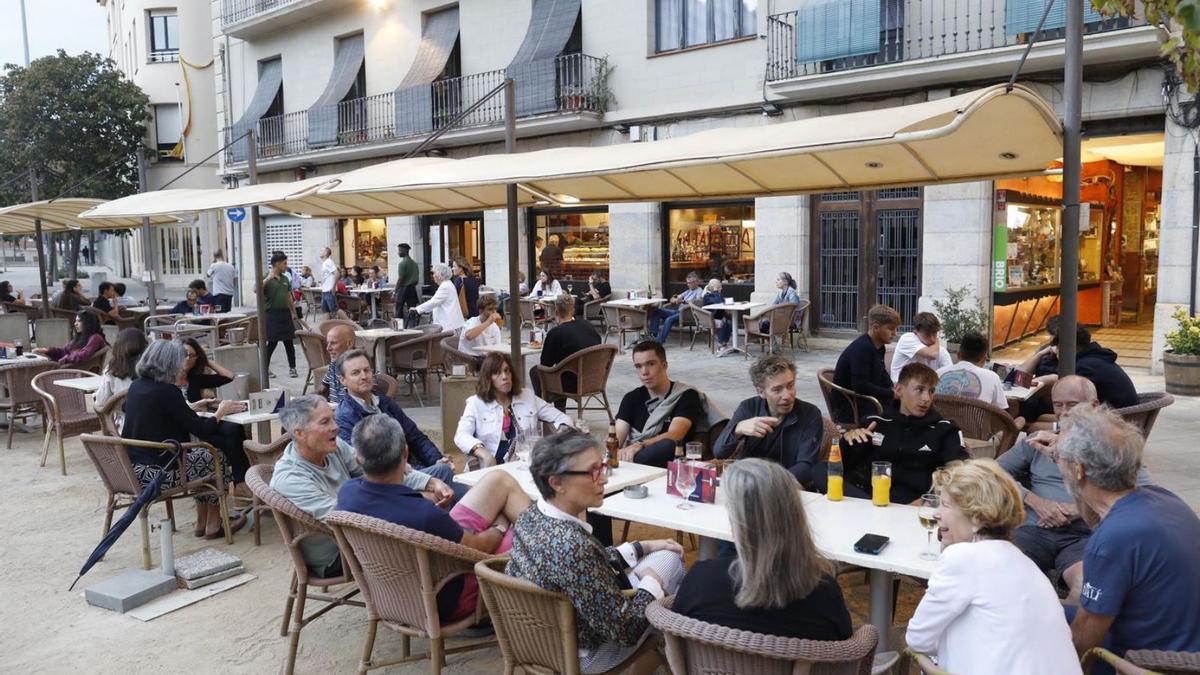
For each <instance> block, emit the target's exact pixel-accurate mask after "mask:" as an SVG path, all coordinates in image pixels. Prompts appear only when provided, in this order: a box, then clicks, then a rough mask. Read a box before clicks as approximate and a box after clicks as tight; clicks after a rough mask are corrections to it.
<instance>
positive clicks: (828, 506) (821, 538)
mask: <svg viewBox="0 0 1200 675" xmlns="http://www.w3.org/2000/svg"><path fill="white" fill-rule="evenodd" d="M622 466H624V463H622ZM646 487H647V488H648V489H649V490H650V495H649V496H647V497H646V498H645V499H629V498H628V497H626V496H625V495H624V494H615V495H612V496H611V497H608V498H606V499H605V500H604V504H603V505H602V506H601V507H600V508H597V509H593V510H594V511H595V512H597V513H600V514H603V515H606V516H610V517H613V518H620V519H621V520H629V521H633V522H637V523H645V524H648V525H655V526H657V527H663V528H667V529H670V530H681V531H683V532H690V533H692V534H695V535H698V536H699V537H701V540H700V557H701V558H707V557H713V556H714V555H715V554H716V548H717V546H716V540H718V539H719V540H723V541H733V533H732V531H731V530H730V526H729V514H728V513H727V512H726V510H725V504H724V496H725V491H724V490H723V489H721V488H718V489H717V503H715V504H701V503H696V502H692V507H693V508H691V509H688V510H684V509H680V508H677V505H678V504H679V503H680V501H681V500H680V499H679V498H678V497H673V496H671V495H668V494H667V479H666V477H662V478H658V479H656V480H653V481H651V482H649V483H647V484H646ZM803 496H804V507H805V512H806V514H807V516H808V526H809V529H810V530H811V531H812V535H813V541H814V543H815V544H816V546H817V549H818V550H820V551H821V553H822V555H824V556H825V557H827V558H829V559H831V560H836V561H838V562H842V563H847V564H850V565H857V566H860V567H865V568H867V569H869V570H870V582H871V623H872V624H873V625H874V626H875V627H876V628H878V629H879V634H880V638H879V640H880V646H879V651H881V652H883V651H887V640H888V635H889V633H890V630H891V625H892V575H894V574H904V575H908V576H913V577H919V578H922V579H928V578H929V576H930V574H932V573H933V568H934V566H935V565H936V564H937V563H936V561H934V560H924V559H922V558H920V557H919V554H920V553H921V552H922V551H924V550H926V538H927V533H926V531H925V528H923V527H921V525H920V522H919V521H918V520H917V507H915V506H909V505H906V504H890V505H888V506H886V507H879V506H873V505H872V504H871V500H869V499H854V498H852V497H846V498H845V499H843V500H842V501H840V502H831V501H829V500H828V499H826V498H825V496H824V495H821V494H817V493H815V492H805V493H804V495H803ZM867 533H871V534H882V535H884V536H887V537H890V538H891V542H890V543H889V544H888V546H887V547H886V548H884V549H883V551H882V552H881V553H880V554H879V555H868V554H865V553H858V552H857V551H855V550H854V542H856V541H858V539H859V538H860V537H862V536H863V535H864V534H867Z"/></svg>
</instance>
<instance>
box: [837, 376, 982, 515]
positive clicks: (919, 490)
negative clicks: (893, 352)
mask: <svg viewBox="0 0 1200 675" xmlns="http://www.w3.org/2000/svg"><path fill="white" fill-rule="evenodd" d="M937 383H938V376H937V373H936V372H935V371H934V370H933V369H932V368H930V367H929V366H927V365H924V364H921V363H910V364H908V365H907V366H904V369H903V370H901V371H900V381H899V382H897V383H896V388H895V391H896V405H894V406H892V407H891V408H890V409H888V410H885V411H884V413H883V414H882V415H869V416H867V417H866V418H864V419H863V422H864V423H866V425H867V426H866V428H862V429H854V430H852V431H848V432H846V435H845V436H843V437H842V461H843V462H844V464H845V472H846V482H845V493H846V495H848V496H850V497H864V498H865V497H870V496H871V463H872V462H891V463H892V490H891V501H892V502H893V503H896V504H908V503H911V502H914V501H916V500H918V499H920V498H921V495H923V494H925V493H927V492H929V489H930V487H931V486H932V484H933V472H934V471H935V470H937V468H938V467H941V466H945V465H946V464H948V463H950V462H953V461H956V460H964V459H967V458H968V455H967V451H966V449H965V448H964V447H963V437H962V432H961V431H959V429H958V425H957V424H955V423H954V422H951V421H950V420H945V419H942V416H941V415H939V414H938V412H937V411H936V410H934V409H933V392H934V389H936V388H937ZM814 473H815V474H816V475H815V476H814V478H815V479H816V482H817V483H818V486H819V487H820V488H824V483H825V476H824V475H822V474H821V472H820V471H819V470H817V471H814Z"/></svg>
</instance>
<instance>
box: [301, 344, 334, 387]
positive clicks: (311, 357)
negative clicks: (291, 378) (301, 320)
mask: <svg viewBox="0 0 1200 675" xmlns="http://www.w3.org/2000/svg"><path fill="white" fill-rule="evenodd" d="M296 337H298V338H300V349H302V350H303V351H304V360H305V361H307V362H308V374H307V375H305V376H304V389H302V390H301V391H300V393H301V394H307V393H308V387H309V385H310V384H311V385H316V382H314V381H313V369H314V368H320V367H321V366H328V365H329V352H327V351H325V334H324V333H318V332H314V331H311V330H298V331H296Z"/></svg>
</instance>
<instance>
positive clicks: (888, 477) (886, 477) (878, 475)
mask: <svg viewBox="0 0 1200 675" xmlns="http://www.w3.org/2000/svg"><path fill="white" fill-rule="evenodd" d="M891 501H892V463H891V462H871V503H872V504H874V505H875V506H887V505H888V504H890V503H891Z"/></svg>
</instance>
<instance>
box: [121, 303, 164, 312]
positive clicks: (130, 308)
mask: <svg viewBox="0 0 1200 675" xmlns="http://www.w3.org/2000/svg"><path fill="white" fill-rule="evenodd" d="M174 308H175V305H172V304H169V303H168V304H163V305H159V306H158V308H157V309H156V310H155V311H156V313H158V314H170V313H171V310H172V309H174ZM120 309H122V310H125V311H126V312H129V313H130V314H149V313H150V308H149V307H147V306H146V305H129V306H127V307H120Z"/></svg>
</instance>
